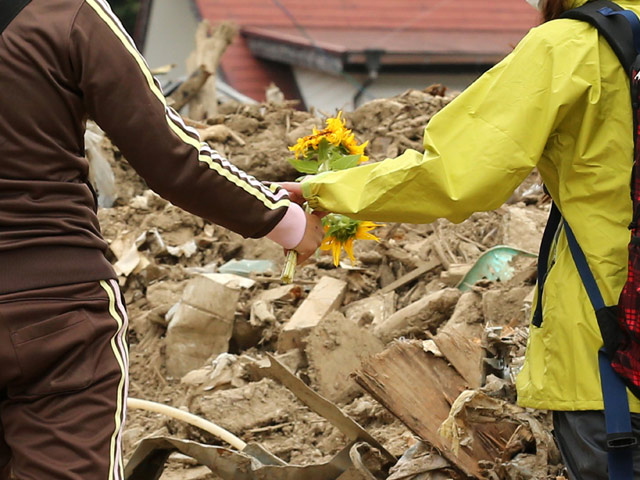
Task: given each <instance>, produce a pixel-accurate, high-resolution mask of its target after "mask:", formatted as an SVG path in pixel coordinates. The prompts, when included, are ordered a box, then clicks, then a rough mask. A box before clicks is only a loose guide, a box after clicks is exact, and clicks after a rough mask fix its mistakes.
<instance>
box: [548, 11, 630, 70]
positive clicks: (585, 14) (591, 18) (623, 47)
mask: <svg viewBox="0 0 640 480" xmlns="http://www.w3.org/2000/svg"><path fill="white" fill-rule="evenodd" d="M560 18H572V19H574V20H582V21H583V22H587V23H590V24H591V25H593V26H594V27H596V28H597V29H598V32H599V33H600V34H602V36H603V37H604V38H606V39H607V41H608V42H609V45H611V48H612V49H613V51H614V52H615V54H616V56H617V57H618V59H619V60H620V63H622V66H623V67H624V69H625V71H626V72H627V73H629V71H630V69H631V66H632V65H633V63H634V62H635V60H636V57H637V56H638V53H639V52H640V20H638V17H637V16H636V15H635V14H634V13H633V12H631V11H629V10H623V9H622V7H620V6H619V5H617V4H615V3H613V2H610V1H609V0H595V1H592V2H587V3H586V4H584V5H583V6H581V7H578V8H574V9H571V10H567V11H566V12H564V13H563V14H562V15H561V17H560Z"/></svg>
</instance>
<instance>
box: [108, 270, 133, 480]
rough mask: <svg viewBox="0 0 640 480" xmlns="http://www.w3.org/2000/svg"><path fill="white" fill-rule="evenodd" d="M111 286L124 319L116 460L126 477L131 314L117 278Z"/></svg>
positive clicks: (121, 472)
mask: <svg viewBox="0 0 640 480" xmlns="http://www.w3.org/2000/svg"><path fill="white" fill-rule="evenodd" d="M109 283H110V284H111V288H112V289H113V294H114V296H115V298H116V305H117V307H118V312H119V313H120V318H121V319H122V320H123V325H122V328H121V329H120V333H119V335H118V347H119V348H120V351H121V352H122V354H123V358H124V366H125V384H124V394H123V398H124V401H123V405H122V417H121V418H122V420H121V421H122V423H121V425H120V432H119V433H118V438H117V440H116V445H117V450H116V455H117V456H116V461H117V462H118V465H119V467H120V468H119V470H120V476H121V478H124V465H123V464H122V458H123V453H122V435H123V433H124V424H125V420H126V418H127V396H128V394H129V348H128V346H127V332H128V329H129V316H128V315H127V310H126V308H125V306H124V304H123V303H122V295H121V293H120V287H119V286H118V282H116V281H115V280H110V281H109Z"/></svg>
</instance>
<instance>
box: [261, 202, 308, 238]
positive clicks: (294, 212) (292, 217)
mask: <svg viewBox="0 0 640 480" xmlns="http://www.w3.org/2000/svg"><path fill="white" fill-rule="evenodd" d="M306 226H307V217H306V216H305V214H304V210H302V207H301V206H300V205H298V204H297V203H293V202H291V205H289V208H288V209H287V213H285V214H284V217H282V220H280V222H278V224H277V225H276V226H275V227H274V229H273V230H271V231H270V232H269V233H268V234H267V235H266V236H267V238H268V239H270V240H273V241H274V242H276V243H279V244H280V245H282V247H283V248H285V249H287V250H291V249H292V248H294V247H297V246H298V244H299V243H300V241H301V240H302V237H303V236H304V230H305V228H306Z"/></svg>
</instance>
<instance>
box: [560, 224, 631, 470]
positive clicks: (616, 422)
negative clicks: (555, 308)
mask: <svg viewBox="0 0 640 480" xmlns="http://www.w3.org/2000/svg"><path fill="white" fill-rule="evenodd" d="M563 226H564V231H565V234H566V236H567V242H568V244H569V249H570V250H571V256H572V257H573V261H574V263H575V265H576V268H577V269H578V273H579V274H580V278H581V279H582V283H583V285H584V288H585V290H586V291H587V295H588V296H589V300H590V301H591V305H592V306H593V309H594V311H595V312H596V315H597V316H599V312H603V311H604V310H606V308H607V307H606V305H605V303H604V300H603V298H602V294H601V293H600V289H599V288H598V284H597V283H596V279H595V278H594V276H593V273H591V269H590V268H589V265H588V264H587V259H586V257H585V255H584V252H583V251H582V248H580V245H579V244H578V241H577V240H576V237H575V235H574V234H573V230H571V227H570V226H569V224H568V223H567V222H566V220H565V221H564V222H563ZM598 366H599V368H600V384H601V386H602V398H603V401H604V416H605V422H606V428H607V455H608V464H609V480H633V455H632V450H631V447H634V446H635V445H637V443H638V440H637V438H636V437H635V435H634V434H633V430H632V427H631V414H630V411H629V399H628V398H627V389H626V386H625V384H624V382H623V381H622V379H621V378H620V376H619V375H618V374H617V373H615V372H614V370H613V368H612V367H611V362H610V360H609V357H608V355H607V352H606V350H605V348H602V349H601V350H600V351H599V352H598Z"/></svg>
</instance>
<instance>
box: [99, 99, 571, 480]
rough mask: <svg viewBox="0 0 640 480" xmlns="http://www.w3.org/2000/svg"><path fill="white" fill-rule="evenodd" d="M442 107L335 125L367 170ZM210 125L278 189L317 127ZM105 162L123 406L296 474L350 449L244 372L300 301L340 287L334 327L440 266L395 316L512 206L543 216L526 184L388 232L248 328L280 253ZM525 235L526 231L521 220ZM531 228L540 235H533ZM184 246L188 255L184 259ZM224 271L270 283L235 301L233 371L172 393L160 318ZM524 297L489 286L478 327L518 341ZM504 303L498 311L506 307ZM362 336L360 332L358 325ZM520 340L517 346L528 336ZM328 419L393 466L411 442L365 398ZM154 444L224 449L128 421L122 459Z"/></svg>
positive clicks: (194, 379) (171, 474)
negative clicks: (324, 287)
mask: <svg viewBox="0 0 640 480" xmlns="http://www.w3.org/2000/svg"><path fill="white" fill-rule="evenodd" d="M442 93H444V92H443V91H442V89H437V88H432V89H429V90H428V91H409V92H406V93H405V94H403V95H400V96H398V97H394V98H391V99H384V100H375V101H373V102H370V103H367V104H365V105H363V106H362V107H360V108H359V109H358V110H356V111H355V112H352V113H349V114H345V119H346V121H347V124H348V126H349V127H351V128H353V130H354V132H355V133H356V137H357V139H358V140H359V141H364V140H369V141H370V145H369V147H368V149H367V154H368V155H369V156H370V158H371V161H380V160H382V159H384V158H386V157H393V156H396V155H398V154H399V153H401V152H402V151H403V150H404V149H406V148H413V149H417V150H421V149H422V146H421V143H422V132H423V130H424V126H425V124H426V123H427V122H428V120H429V119H430V118H431V116H432V115H433V114H434V113H436V112H437V111H438V110H440V109H441V108H442V107H443V106H444V105H446V104H447V103H448V102H449V101H451V99H452V97H451V96H447V95H446V94H445V95H442ZM207 123H208V124H211V125H216V124H224V125H225V126H226V127H228V128H230V129H231V130H232V131H233V132H234V133H235V134H236V138H235V139H234V138H231V139H229V140H227V141H226V142H224V143H217V142H211V146H212V147H213V148H214V149H216V150H218V151H219V152H221V153H222V154H223V155H226V156H227V158H229V159H230V160H231V161H232V162H233V163H235V164H236V165H238V166H239V167H241V168H243V169H244V170H246V171H247V172H249V173H251V174H252V175H255V176H256V177H257V178H259V179H261V180H272V181H282V180H291V179H294V178H296V177H297V176H298V174H297V172H295V171H294V170H293V168H292V167H291V166H290V165H289V163H288V162H287V158H288V157H290V152H288V150H287V147H288V146H289V145H291V144H293V143H294V142H295V138H297V136H299V135H304V134H307V133H309V132H310V130H311V128H312V126H314V125H315V126H322V125H323V123H324V119H323V118H319V117H315V116H313V114H312V113H309V112H302V111H299V110H296V109H294V108H293V107H292V106H291V105H287V104H283V105H275V104H261V105H255V106H247V105H239V104H233V103H230V104H223V105H221V106H220V109H219V113H218V114H217V115H216V116H214V117H212V118H209V119H208V120H207ZM239 139H240V140H242V141H239ZM111 150H112V151H113V158H111V164H112V168H113V170H114V173H115V177H116V182H115V183H116V186H117V194H118V198H117V200H116V202H115V204H114V206H113V207H111V208H102V209H100V211H99V218H100V222H101V225H102V230H103V233H104V236H105V238H106V239H107V241H108V242H109V243H110V245H111V251H110V252H109V255H110V257H109V258H110V260H111V261H113V262H114V263H116V264H117V262H118V259H121V258H122V256H123V254H124V252H125V251H127V249H130V248H131V246H132V245H133V242H134V241H135V240H136V239H138V242H137V245H138V246H137V249H136V248H134V251H135V252H134V253H135V254H136V255H137V257H136V261H137V262H138V263H137V264H136V266H135V267H134V268H133V269H132V270H131V271H130V272H128V273H127V274H123V275H121V276H120V285H121V287H122V290H123V292H124V295H125V298H126V300H127V304H128V310H129V316H130V319H131V329H130V332H129V341H130V345H131V347H130V361H131V365H130V376H131V380H130V396H131V397H136V398H142V399H147V400H151V401H155V402H160V403H165V404H167V405H172V406H175V407H178V408H183V409H187V410H188V411H190V412H192V413H194V414H196V415H201V416H202V417H203V418H206V419H208V420H209V421H212V422H214V423H217V424H219V425H220V426H222V427H223V428H226V429H228V430H229V431H231V432H232V433H233V434H235V435H237V436H238V437H240V438H242V439H243V440H244V441H246V442H258V443H260V444H261V445H262V446H263V447H265V448H266V449H268V450H269V451H270V452H272V453H273V454H274V455H277V456H278V457H279V458H281V459H282V460H284V461H286V462H289V463H292V464H302V465H308V464H315V463H318V462H320V461H328V460H329V459H330V458H331V457H332V456H333V455H335V454H336V453H337V452H338V451H340V450H341V449H342V448H343V447H344V446H345V445H346V444H347V439H346V438H345V436H344V435H343V434H342V433H340V432H339V431H338V430H337V429H336V428H335V427H334V426H332V425H331V424H330V423H329V422H328V421H327V420H326V419H324V418H322V417H321V416H319V415H317V414H315V413H313V412H312V411H311V410H309V408H307V407H306V406H305V405H303V404H302V403H301V402H300V401H299V400H297V399H296V398H295V396H294V395H293V394H292V393H291V392H289V391H288V390H287V389H286V388H285V387H283V386H281V385H280V384H278V383H277V382H275V381H273V380H270V379H265V378H259V377H258V376H256V374H255V372H254V371H253V370H252V368H250V367H249V365H251V364H252V363H255V362H256V361H261V360H264V359H265V356H266V354H267V353H270V354H275V353H276V342H277V336H278V333H279V331H280V329H281V328H282V325H283V324H284V323H285V322H286V321H287V320H288V319H289V318H290V317H291V315H292V314H293V312H294V311H295V310H296V308H297V307H298V306H299V305H300V304H301V303H302V302H303V301H304V298H305V297H306V295H307V294H308V292H309V291H310V289H311V288H312V286H313V284H314V283H315V281H317V279H318V278H320V276H325V275H330V276H333V277H335V278H339V279H341V280H344V281H346V282H347V285H348V291H347V294H346V298H345V300H344V302H343V307H342V308H341V311H342V312H343V313H344V309H345V308H346V307H347V306H349V305H350V304H352V303H353V302H356V301H359V300H363V299H366V298H368V297H369V296H370V295H372V294H373V293H375V292H376V291H377V290H378V289H380V288H382V287H384V286H386V285H388V284H389V283H391V282H393V281H395V280H396V279H398V278H400V277H402V276H403V275H405V274H406V273H408V272H410V271H411V270H413V269H414V268H416V267H418V266H419V265H420V264H421V263H422V262H427V261H429V260H432V259H438V260H440V261H441V265H440V266H439V267H437V268H435V269H433V270H432V271H430V272H428V273H427V274H425V275H423V276H421V277H420V278H419V279H417V280H414V281H411V282H408V283H407V284H406V285H403V286H401V287H400V288H398V289H396V295H395V302H394V308H395V310H399V309H401V308H403V307H405V306H407V305H409V304H410V303H413V302H415V301H417V300H419V299H420V298H422V297H423V296H424V295H426V294H427V293H429V292H433V291H437V290H440V289H442V288H445V287H447V286H448V285H446V283H445V281H444V280H443V276H441V274H442V273H443V272H444V270H445V268H444V267H443V266H442V265H445V266H448V265H452V264H468V265H471V264H473V262H475V260H477V259H478V258H479V257H480V255H481V254H482V253H483V252H484V251H486V250H487V249H489V248H491V247H493V246H496V245H500V244H502V243H504V242H505V241H507V240H508V238H507V237H508V235H507V237H505V234H506V233H507V232H510V231H512V230H510V227H509V225H508V224H506V223H505V216H507V215H508V213H509V208H510V207H511V206H513V205H517V207H518V208H519V209H522V210H523V211H524V212H525V213H524V214H523V213H522V212H520V211H519V212H518V214H519V215H521V216H522V215H524V216H525V217H526V216H527V215H526V212H527V211H529V212H531V215H530V216H529V217H530V218H535V219H539V218H541V216H542V215H544V212H545V211H546V208H547V207H546V205H545V204H544V203H543V202H542V197H541V194H540V192H539V190H536V189H535V188H532V187H534V186H535V185H537V184H538V177H537V175H536V174H532V176H531V177H530V178H529V179H528V180H527V182H526V186H527V188H528V190H525V189H524V188H522V189H520V190H519V191H518V192H516V194H515V195H514V197H513V198H512V200H511V204H512V205H505V206H503V207H501V208H500V209H498V210H496V211H492V212H481V213H476V214H474V215H472V216H471V217H470V218H469V219H468V220H466V221H464V222H462V223H461V224H458V225H454V224H452V223H450V222H447V221H444V220H440V221H437V222H434V223H433V224H429V225H410V224H390V225H386V226H384V227H382V228H379V229H377V230H376V234H377V235H378V236H379V237H380V238H381V242H380V243H379V244H373V243H370V242H360V243H356V246H355V254H356V257H357V258H358V259H359V260H360V263H359V265H358V267H359V268H356V269H344V268H334V267H333V265H332V263H331V258H330V257H329V256H328V255H323V254H319V255H318V256H316V257H315V258H312V259H311V261H310V262H309V263H308V264H307V265H306V266H304V267H302V268H299V269H298V271H297V274H296V281H297V283H296V284H295V285H294V286H293V287H291V288H290V289H289V290H288V291H287V292H286V294H285V295H284V296H282V298H279V299H277V300H275V301H272V302H270V305H271V308H272V311H271V312H270V313H271V314H272V316H270V315H267V316H266V317H265V318H267V320H264V319H262V320H259V319H256V318H255V315H254V318H252V305H253V304H254V303H255V301H256V299H258V297H259V296H260V294H262V293H264V292H266V291H271V290H275V289H277V288H281V286H282V284H281V283H280V281H279V272H280V269H281V267H282V265H283V260H284V257H283V254H282V251H281V249H280V248H279V247H278V246H277V245H275V244H272V243H271V242H269V241H266V240H265V241H260V240H245V239H243V238H242V237H240V236H239V235H236V234H234V233H232V232H229V231H227V230H225V229H223V228H221V227H218V226H216V225H212V224H210V223H209V222H207V221H204V220H202V219H199V218H197V217H195V216H193V215H190V214H188V213H186V212H184V211H182V210H180V209H178V208H177V207H174V206H172V205H170V204H169V203H167V202H166V201H164V200H162V199H160V198H159V197H158V196H156V195H155V194H153V193H151V192H150V191H148V190H147V188H146V186H145V184H144V182H143V181H142V180H141V179H140V178H139V177H138V176H137V175H136V174H135V172H134V171H133V170H132V169H131V167H129V166H128V164H127V163H126V162H125V161H124V159H123V158H122V157H121V155H120V154H119V153H118V151H117V149H115V148H112V149H111ZM536 221H537V220H536ZM531 222H533V220H531ZM525 223H526V225H527V226H529V227H531V225H532V224H531V223H530V222H529V220H527V222H525ZM533 225H534V227H533V228H538V229H539V228H540V222H538V223H535V222H534V223H533ZM512 235H513V233H512ZM189 245H193V248H188V246H189ZM167 247H176V248H173V249H167ZM177 247H180V248H177ZM232 259H266V260H271V261H272V262H273V264H274V268H273V271H272V272H263V273H261V274H260V275H258V276H257V282H256V284H255V285H254V286H253V287H251V288H249V289H245V290H244V291H243V293H242V295H241V298H240V301H239V303H238V305H237V308H236V313H235V317H236V318H235V320H236V330H237V331H236V335H234V339H232V342H231V347H230V351H229V354H230V356H229V358H232V359H233V360H232V361H230V362H231V363H230V365H228V366H226V367H225V368H223V369H219V370H220V371H222V372H223V373H224V375H222V374H221V373H220V371H218V372H217V373H216V375H217V376H216V377H215V378H213V377H212V374H213V372H214V370H215V366H216V358H210V359H209V360H208V361H207V362H206V364H205V365H203V369H202V370H198V371H196V372H192V373H193V375H187V377H185V378H184V379H182V380H181V379H179V378H172V377H170V376H169V375H168V374H167V371H166V366H165V346H164V335H165V333H166V326H167V319H166V315H167V312H169V310H170V309H171V307H172V306H173V305H174V304H175V303H176V302H177V301H179V299H180V296H181V293H182V289H183V288H184V285H185V282H186V281H188V279H189V278H192V277H193V276H194V275H196V274H198V272H202V271H209V272H215V271H217V269H218V268H219V267H220V266H221V265H223V264H225V263H226V262H228V261H229V260H232ZM529 266H530V262H529V263H527V262H524V263H523V264H522V265H518V266H517V268H516V270H517V271H518V272H525V273H526V268H527V267H529ZM532 284H533V279H532V278H531V276H530V275H529V276H527V275H524V274H522V275H520V277H518V278H516V279H515V280H514V282H512V283H507V284H500V283H499V282H497V283H496V282H486V283H485V284H481V285H479V286H478V287H476V288H480V289H484V290H490V291H494V292H497V293H496V294H495V295H494V297H493V298H491V297H489V299H488V300H487V301H486V302H485V306H484V308H485V317H490V318H492V319H494V320H495V322H496V324H500V325H505V324H507V325H510V328H511V329H512V331H513V332H517V333H518V332H523V331H525V330H526V317H525V312H523V311H522V308H521V304H522V300H523V298H524V297H525V296H526V294H527V292H529V291H530V290H531V288H532ZM503 293H504V294H503ZM501 298H504V299H505V302H506V304H505V305H504V306H503V305H502V303H501ZM345 321H346V320H345ZM361 323H362V324H363V325H366V321H365V322H361ZM360 327H362V325H360ZM240 331H241V332H240ZM320 331H322V330H319V332H320ZM523 335H525V337H524V338H526V333H525V334H523ZM516 336H517V335H516ZM314 342H315V343H314V345H315V349H316V351H320V350H322V348H321V347H322V342H323V340H322V339H314ZM522 342H523V340H521V341H520V343H518V342H515V343H514V346H513V348H511V350H510V352H511V353H510V354H511V355H512V356H514V360H513V364H514V365H517V364H518V361H519V360H518V358H521V355H522V348H521V347H522V345H523V343H522ZM312 343H313V342H312ZM218 360H219V359H218ZM306 360H307V359H302V361H293V362H292V367H293V368H292V369H293V370H294V371H295V373H296V375H297V376H298V377H299V378H301V379H303V380H304V381H305V382H307V383H308V384H309V386H310V387H311V388H317V387H318V385H317V383H316V382H317V380H318V376H319V375H324V376H326V375H327V374H328V373H327V372H326V371H322V373H321V374H319V372H318V369H313V368H310V367H309V364H308V362H307V361H306ZM314 361H316V362H318V361H320V360H318V359H317V358H316V359H314ZM332 361H336V360H335V359H334V360H332ZM338 397H339V396H338ZM337 405H338V406H339V407H340V408H341V409H342V410H343V411H344V412H345V413H346V414H347V415H349V416H351V417H352V418H353V419H354V420H356V421H357V422H358V423H360V425H361V426H362V427H364V428H365V429H366V430H367V431H368V432H369V433H370V434H371V435H372V436H373V437H374V438H376V439H377V440H378V441H379V442H381V443H382V444H383V446H384V447H385V448H386V449H387V450H388V451H389V452H391V453H392V454H393V455H395V456H397V457H399V456H401V455H403V453H404V452H405V451H406V450H407V449H408V448H409V447H411V446H412V445H414V444H416V443H417V442H418V440H419V439H418V438H417V437H416V436H415V435H414V434H412V433H411V432H410V431H409V430H408V429H407V427H406V426H404V425H403V424H402V423H401V422H400V421H399V420H397V419H396V418H395V417H394V416H393V415H392V414H391V413H390V412H388V411H387V410H386V409H385V408H384V407H383V406H381V405H380V404H379V403H378V402H377V401H376V400H375V399H373V398H372V397H370V396H369V395H368V394H367V393H365V392H364V391H362V390H361V389H358V388H354V389H353V390H349V394H348V395H346V396H345V398H344V399H343V400H342V401H337ZM152 435H171V436H176V437H179V438H186V439H191V440H194V441H198V442H202V443H208V444H217V445H219V444H221V443H220V440H219V439H217V438H215V437H214V436H212V435H210V434H207V433H204V432H202V431H201V430H199V429H197V428H195V427H191V426H187V425H185V424H182V423H179V422H178V421H175V420H171V419H168V418H167V417H164V416H161V415H158V414H151V413H147V412H144V411H140V410H130V411H129V412H128V418H127V424H126V430H125V434H124V449H125V450H124V451H125V457H126V458H129V457H130V456H131V454H132V453H133V451H134V449H135V447H136V445H137V444H138V443H139V442H140V440H141V439H143V438H145V437H147V436H152ZM561 468H562V467H561V465H550V466H549V478H556V477H555V476H556V474H558V472H559V471H561ZM162 478H163V479H175V478H184V479H188V478H193V479H210V478H216V477H215V476H214V475H212V474H211V473H210V472H208V470H207V469H205V468H203V467H202V466H198V465H195V464H194V463H193V462H192V461H190V460H189V459H186V458H183V457H180V456H175V455H174V456H172V457H171V458H170V460H169V462H168V466H167V470H166V471H165V473H164V474H163V476H162ZM496 478H503V477H496ZM504 478H506V477H504Z"/></svg>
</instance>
